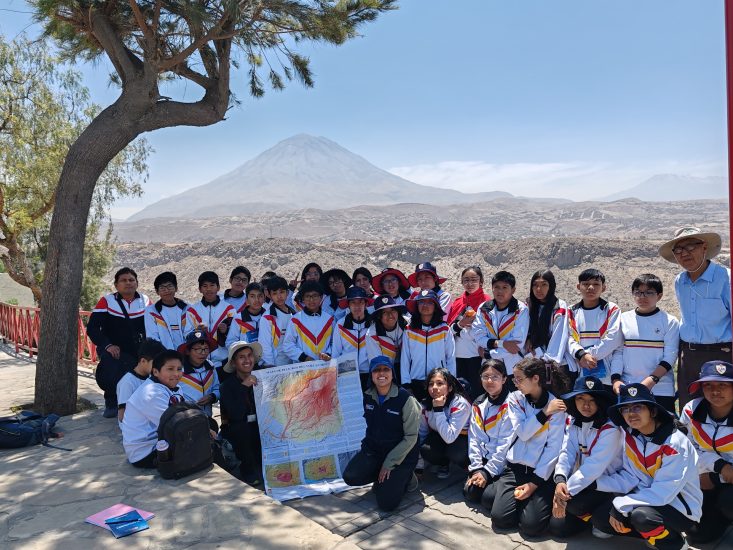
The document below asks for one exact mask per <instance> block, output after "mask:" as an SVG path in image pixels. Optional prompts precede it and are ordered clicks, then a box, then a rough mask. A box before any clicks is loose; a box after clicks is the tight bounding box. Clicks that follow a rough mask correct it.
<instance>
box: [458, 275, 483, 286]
mask: <svg viewBox="0 0 733 550" xmlns="http://www.w3.org/2000/svg"><path fill="white" fill-rule="evenodd" d="M461 282H462V283H463V284H464V285H475V284H478V283H480V282H481V279H479V278H478V277H469V278H466V279H461Z"/></svg>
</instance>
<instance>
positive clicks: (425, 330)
mask: <svg viewBox="0 0 733 550" xmlns="http://www.w3.org/2000/svg"><path fill="white" fill-rule="evenodd" d="M455 347H456V343H455V340H454V338H453V333H452V332H451V330H450V328H449V327H448V325H446V324H445V323H443V322H441V323H440V324H439V325H437V326H434V327H433V326H429V325H421V327H420V328H413V327H412V326H410V325H407V327H406V328H405V332H404V334H403V335H402V355H401V357H400V371H401V372H400V374H401V376H402V384H409V383H410V382H412V381H413V380H425V379H427V377H428V373H429V372H430V371H431V370H433V369H434V368H435V367H445V368H446V369H448V370H449V371H450V373H451V374H452V375H453V376H455V374H456V356H455Z"/></svg>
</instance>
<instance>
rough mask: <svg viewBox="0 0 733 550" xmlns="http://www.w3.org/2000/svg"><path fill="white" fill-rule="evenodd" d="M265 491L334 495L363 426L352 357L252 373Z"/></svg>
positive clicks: (284, 496)
mask: <svg viewBox="0 0 733 550" xmlns="http://www.w3.org/2000/svg"><path fill="white" fill-rule="evenodd" d="M255 375H256V376H257V385H256V386H255V387H254V391H255V404H256V406H257V422H258V424H259V428H260V438H261V439H262V470H263V478H264V480H265V491H266V492H267V494H268V495H269V496H271V497H272V498H274V499H275V500H279V501H283V500H290V499H293V498H302V497H307V496H311V495H323V494H327V493H337V492H340V491H345V490H346V489H348V488H349V486H348V485H346V484H345V483H344V481H343V479H342V478H341V476H342V472H343V471H344V469H345V468H346V465H347V464H348V463H349V460H350V459H351V457H352V456H354V454H355V453H356V452H357V451H358V450H359V449H360V448H361V440H362V439H363V438H364V432H365V430H366V422H365V421H364V406H363V398H362V391H361V384H360V383H359V372H358V370H357V365H356V357H355V355H354V354H348V355H344V356H342V357H339V358H338V359H333V360H331V361H330V362H327V361H308V362H306V363H296V364H294V365H282V366H280V367H271V368H267V369H263V370H258V371H256V372H255Z"/></svg>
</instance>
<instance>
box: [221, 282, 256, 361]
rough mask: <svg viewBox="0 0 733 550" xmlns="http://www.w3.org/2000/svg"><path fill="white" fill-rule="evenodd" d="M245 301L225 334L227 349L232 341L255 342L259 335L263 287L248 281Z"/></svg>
mask: <svg viewBox="0 0 733 550" xmlns="http://www.w3.org/2000/svg"><path fill="white" fill-rule="evenodd" d="M245 295H246V296H247V301H246V302H245V303H244V304H243V305H242V308H241V309H240V310H239V311H237V313H235V314H234V317H233V318H232V324H231V326H230V327H229V333H228V334H227V339H226V345H227V349H229V348H230V347H232V344H233V343H234V342H256V341H257V340H258V339H259V337H260V321H261V320H262V316H263V315H264V314H265V308H263V307H262V304H264V303H265V289H264V288H263V287H262V285H261V284H260V283H250V284H248V285H247V289H246V291H245Z"/></svg>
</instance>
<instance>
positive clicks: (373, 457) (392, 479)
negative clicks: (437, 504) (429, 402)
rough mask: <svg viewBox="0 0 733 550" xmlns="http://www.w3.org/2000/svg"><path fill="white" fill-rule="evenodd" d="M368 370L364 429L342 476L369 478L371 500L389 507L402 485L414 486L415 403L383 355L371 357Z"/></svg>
mask: <svg viewBox="0 0 733 550" xmlns="http://www.w3.org/2000/svg"><path fill="white" fill-rule="evenodd" d="M369 372H370V375H371V383H372V385H371V386H370V387H369V389H367V391H365V392H364V418H365V420H366V426H367V427H366V434H365V436H364V439H363V440H362V442H361V450H360V451H359V452H357V453H356V454H355V455H354V456H353V457H352V459H351V460H350V461H349V463H348V465H347V466H346V468H345V470H344V472H343V479H344V482H345V483H346V484H347V485H351V486H361V485H367V484H368V483H373V486H372V490H373V491H374V494H375V496H376V497H377V506H379V508H380V509H382V510H384V511H385V512H391V511H392V510H394V509H395V508H397V506H399V504H400V501H401V500H402V497H403V495H404V493H405V491H415V490H417V486H418V481H417V477H416V476H415V472H414V470H415V466H416V465H417V458H418V455H419V453H418V443H417V438H418V429H419V426H420V404H419V403H418V402H417V401H416V400H415V398H414V397H412V396H411V395H410V394H409V392H408V391H407V390H405V389H404V388H401V387H399V386H398V385H397V384H396V382H395V381H394V369H393V368H392V361H390V360H389V358H388V357H385V356H383V355H381V356H377V357H375V358H374V359H372V360H371V362H370V363H369Z"/></svg>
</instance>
